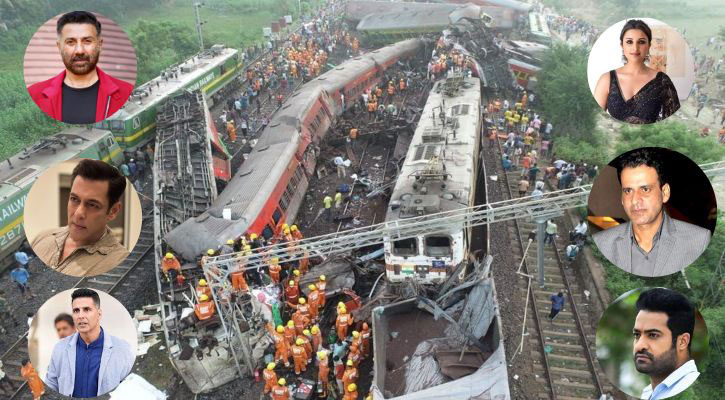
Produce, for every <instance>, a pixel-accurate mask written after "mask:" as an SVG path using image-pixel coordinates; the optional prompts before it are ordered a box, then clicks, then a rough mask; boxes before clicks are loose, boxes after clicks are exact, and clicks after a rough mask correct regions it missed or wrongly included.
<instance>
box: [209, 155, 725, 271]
mask: <svg viewBox="0 0 725 400" xmlns="http://www.w3.org/2000/svg"><path fill="white" fill-rule="evenodd" d="M700 167H701V168H702V169H703V172H704V173H705V175H707V176H708V177H710V178H718V177H722V176H723V175H725V161H721V162H714V163H708V164H703V165H701V166H700ZM591 189H592V185H585V186H579V187H575V188H571V189H564V190H557V191H553V192H547V193H544V194H543V195H542V196H541V197H540V198H538V199H535V198H534V197H532V196H527V197H519V198H516V199H511V200H504V201H499V202H495V203H487V204H482V205H479V206H475V207H467V208H460V209H458V210H453V211H445V212H440V213H436V214H428V215H422V216H419V217H413V218H405V219H399V220H395V221H386V222H382V223H379V224H375V225H370V226H366V227H361V228H354V229H350V230H347V231H342V232H336V233H330V234H326V235H320V236H315V237H310V238H306V239H302V240H299V241H297V242H295V243H294V247H290V246H288V245H287V244H286V243H278V244H273V245H269V246H265V247H262V248H259V249H256V250H255V252H254V253H253V254H252V255H251V256H246V257H245V256H243V255H242V253H232V254H226V255H221V256H217V257H211V258H209V259H208V260H207V263H206V266H210V267H211V266H230V265H233V264H236V263H237V262H241V263H242V264H244V265H245V269H256V268H257V267H263V268H264V267H266V264H267V260H268V259H269V258H273V257H278V258H279V260H280V262H281V263H284V262H289V261H295V260H299V259H302V258H304V257H306V256H308V255H309V254H310V253H313V252H314V253H319V254H324V255H330V254H338V253H345V252H348V251H350V250H353V249H357V248H361V247H367V246H372V245H381V244H383V242H384V239H388V240H400V239H409V238H414V237H418V236H425V235H431V234H437V233H442V232H446V231H450V230H461V229H463V228H464V227H465V228H470V227H474V226H479V225H485V224H491V223H494V222H502V221H508V220H512V219H519V218H528V219H531V220H541V219H549V218H552V217H556V216H559V215H562V214H563V213H564V212H565V211H566V210H568V209H572V208H577V207H583V206H586V205H587V202H588V200H589V193H590V192H591ZM305 253H307V254H305ZM205 268H206V267H205Z"/></svg>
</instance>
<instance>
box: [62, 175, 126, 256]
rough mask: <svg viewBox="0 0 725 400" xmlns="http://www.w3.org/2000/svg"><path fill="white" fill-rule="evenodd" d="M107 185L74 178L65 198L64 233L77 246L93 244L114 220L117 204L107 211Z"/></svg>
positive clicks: (119, 205) (78, 177)
mask: <svg viewBox="0 0 725 400" xmlns="http://www.w3.org/2000/svg"><path fill="white" fill-rule="evenodd" d="M108 185H109V182H108V181H95V180H89V179H86V178H84V177H82V176H76V177H75V179H74V180H73V186H72V187H71V192H70V197H69V198H68V229H69V232H70V237H71V239H73V241H75V242H76V243H79V244H81V245H85V244H91V243H94V242H96V241H97V240H98V239H100V238H101V236H102V235H103V232H104V230H105V229H106V224H107V223H108V222H109V221H111V220H113V219H114V218H116V215H117V214H118V211H119V210H120V209H121V203H120V202H116V203H115V204H113V205H112V206H111V207H110V209H109V207H108V201H109V200H108Z"/></svg>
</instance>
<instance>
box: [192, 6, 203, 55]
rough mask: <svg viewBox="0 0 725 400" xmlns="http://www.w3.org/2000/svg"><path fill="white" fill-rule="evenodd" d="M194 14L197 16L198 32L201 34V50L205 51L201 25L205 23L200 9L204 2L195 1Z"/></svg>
mask: <svg viewBox="0 0 725 400" xmlns="http://www.w3.org/2000/svg"><path fill="white" fill-rule="evenodd" d="M193 4H194V16H195V17H196V33H197V34H198V35H199V48H200V51H204V36H203V35H202V33H201V26H202V25H203V24H204V23H203V22H201V16H200V15H199V9H200V8H201V6H203V5H204V3H197V2H194V3H193Z"/></svg>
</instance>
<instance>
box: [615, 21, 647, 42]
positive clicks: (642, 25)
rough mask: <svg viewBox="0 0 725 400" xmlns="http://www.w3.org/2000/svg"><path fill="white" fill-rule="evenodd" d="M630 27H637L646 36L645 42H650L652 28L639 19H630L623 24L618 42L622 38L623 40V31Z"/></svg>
mask: <svg viewBox="0 0 725 400" xmlns="http://www.w3.org/2000/svg"><path fill="white" fill-rule="evenodd" d="M630 29H639V30H640V31H642V32H644V34H645V36H647V42H648V43H652V29H650V28H649V26H648V25H647V24H646V23H645V22H644V21H642V20H641V19H630V20H629V21H627V23H625V24H624V27H623V28H622V33H620V34H619V43H622V40H624V33H625V32H627V31H628V30H630Z"/></svg>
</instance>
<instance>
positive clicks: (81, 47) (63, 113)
mask: <svg viewBox="0 0 725 400" xmlns="http://www.w3.org/2000/svg"><path fill="white" fill-rule="evenodd" d="M56 31H57V33H58V41H57V45H58V50H60V55H61V58H62V59H63V64H65V70H63V71H62V72H61V73H59V74H58V75H56V76H54V77H52V78H50V79H48V80H45V81H42V82H38V83H36V84H34V85H32V86H30V87H28V92H29V93H30V97H32V98H33V101H35V104H37V105H38V107H40V109H41V110H43V111H44V112H45V113H46V114H48V115H50V116H51V117H53V118H55V119H57V120H61V121H63V122H66V123H71V124H92V123H95V122H98V121H101V120H104V119H106V118H108V117H109V116H111V115H113V113H115V112H116V111H118V110H119V109H120V108H121V107H122V106H123V105H124V104H125V103H126V100H127V99H128V97H129V96H130V95H131V92H132V91H133V85H131V84H130V83H128V82H124V81H122V80H120V79H116V78H114V77H112V76H110V75H108V74H106V73H105V72H103V71H102V70H101V69H100V68H98V67H97V66H96V64H97V63H98V58H99V56H100V54H101V47H102V45H103V38H101V23H100V22H98V20H97V19H96V17H95V15H93V14H91V13H89V12H87V11H72V12H69V13H67V14H64V15H63V16H61V17H60V18H59V19H58V22H57V27H56ZM63 104H65V107H64V106H63Z"/></svg>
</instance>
